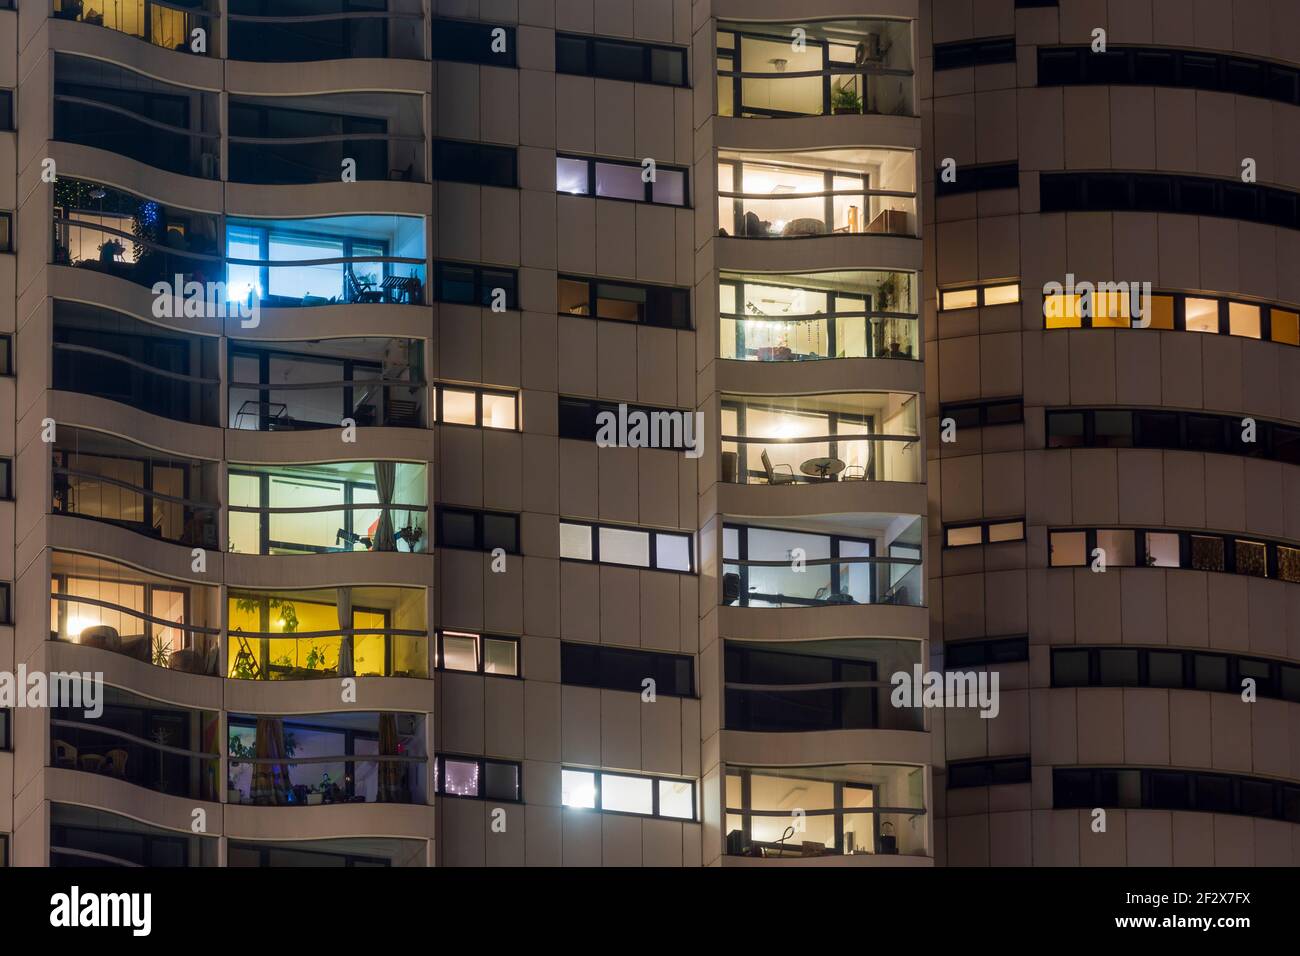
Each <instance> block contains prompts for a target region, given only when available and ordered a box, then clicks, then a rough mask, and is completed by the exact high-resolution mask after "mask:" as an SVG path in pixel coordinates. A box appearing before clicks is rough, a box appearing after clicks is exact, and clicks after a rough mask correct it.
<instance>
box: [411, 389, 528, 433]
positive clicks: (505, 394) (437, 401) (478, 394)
mask: <svg viewBox="0 0 1300 956" xmlns="http://www.w3.org/2000/svg"><path fill="white" fill-rule="evenodd" d="M433 388H434V421H436V422H437V423H438V424H439V425H450V426H452V427H456V428H485V429H487V430H489V431H495V432H519V431H523V426H522V424H521V422H520V414H519V411H520V409H519V405H520V397H521V396H520V393H519V392H512V391H510V390H509V389H506V388H492V387H490V386H485V385H461V384H458V383H456V382H434V383H433ZM448 389H450V390H451V391H453V392H473V393H474V422H473V424H468V423H466V422H449V421H445V420H444V419H443V417H442V393H443V392H444V391H446V390H448ZM487 396H494V397H497V398H510V399H513V400H514V404H515V424H514V427H513V428H498V427H497V426H495V425H485V424H483V399H484V398H485V397H487Z"/></svg>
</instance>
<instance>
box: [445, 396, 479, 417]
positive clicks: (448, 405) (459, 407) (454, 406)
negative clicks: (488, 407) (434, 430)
mask: <svg viewBox="0 0 1300 956" xmlns="http://www.w3.org/2000/svg"><path fill="white" fill-rule="evenodd" d="M476 400H477V396H476V395H475V394H474V393H473V392H462V391H459V390H457V389H451V388H444V389H443V390H442V420H443V421H444V422H449V423H450V424H453V425H474V424H477V420H476V415H475V409H474V405H475V402H476Z"/></svg>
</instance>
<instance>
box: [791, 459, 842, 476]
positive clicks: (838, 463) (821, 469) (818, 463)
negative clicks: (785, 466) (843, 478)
mask: <svg viewBox="0 0 1300 956" xmlns="http://www.w3.org/2000/svg"><path fill="white" fill-rule="evenodd" d="M799 470H800V471H802V472H803V473H804V474H805V475H807V476H808V477H810V478H820V479H821V480H822V481H828V480H830V479H831V478H833V477H834V476H835V475H838V474H839V473H840V472H841V471H843V470H844V462H843V461H842V460H841V459H839V458H809V459H808V460H807V461H805V462H804V463H803V464H801V465H800V466H799Z"/></svg>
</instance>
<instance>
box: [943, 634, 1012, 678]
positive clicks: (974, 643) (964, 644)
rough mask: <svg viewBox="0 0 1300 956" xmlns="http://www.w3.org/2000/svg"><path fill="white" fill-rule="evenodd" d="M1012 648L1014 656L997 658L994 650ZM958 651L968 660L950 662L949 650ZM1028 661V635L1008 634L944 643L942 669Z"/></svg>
mask: <svg viewBox="0 0 1300 956" xmlns="http://www.w3.org/2000/svg"><path fill="white" fill-rule="evenodd" d="M1007 647H1013V648H1014V651H1015V656H1013V657H997V656H996V651H995V649H996V648H1007ZM950 649H958V650H959V651H961V652H965V653H967V654H968V655H969V658H970V659H969V660H958V661H953V660H951V657H950V654H949V650H950ZM1028 661H1029V635H1028V634H1008V635H1004V636H1001V637H977V638H974V639H973V640H961V641H944V642H943V669H944V670H945V671H951V670H957V669H958V668H963V667H996V666H997V665H999V664H1020V663H1027V662H1028Z"/></svg>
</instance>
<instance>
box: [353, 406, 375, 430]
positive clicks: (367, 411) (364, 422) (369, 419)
mask: <svg viewBox="0 0 1300 956" xmlns="http://www.w3.org/2000/svg"><path fill="white" fill-rule="evenodd" d="M375 418H376V414H375V406H374V405H358V406H357V407H356V408H354V409H352V419H353V420H354V421H355V422H356V423H357V425H358V426H360V427H361V428H368V427H370V426H371V425H373V424H374V423H375Z"/></svg>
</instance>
